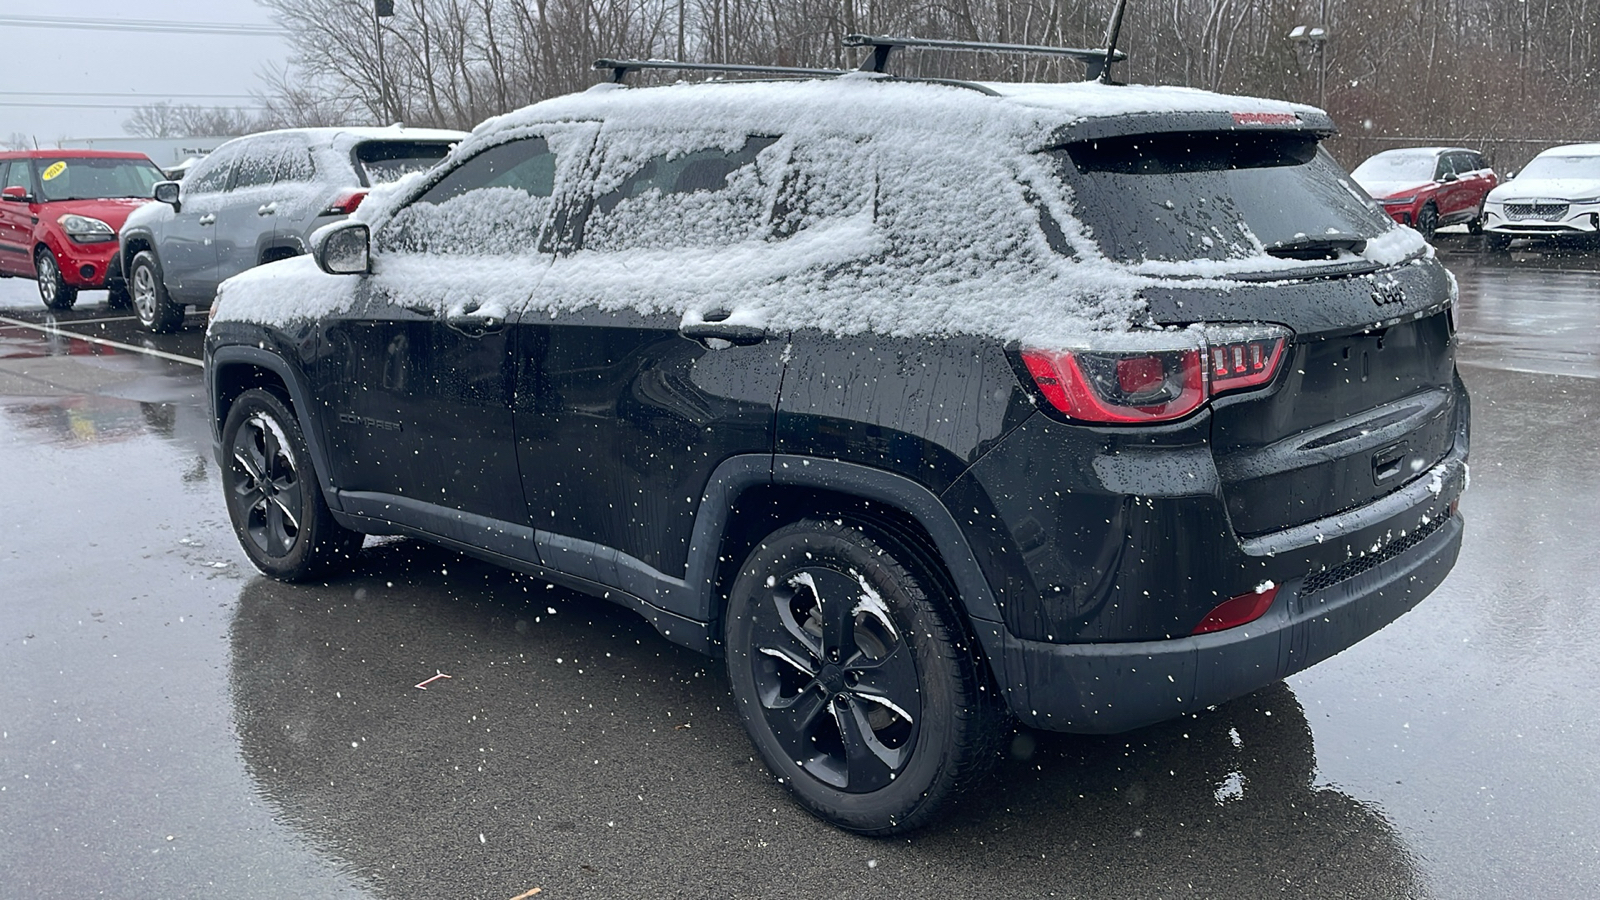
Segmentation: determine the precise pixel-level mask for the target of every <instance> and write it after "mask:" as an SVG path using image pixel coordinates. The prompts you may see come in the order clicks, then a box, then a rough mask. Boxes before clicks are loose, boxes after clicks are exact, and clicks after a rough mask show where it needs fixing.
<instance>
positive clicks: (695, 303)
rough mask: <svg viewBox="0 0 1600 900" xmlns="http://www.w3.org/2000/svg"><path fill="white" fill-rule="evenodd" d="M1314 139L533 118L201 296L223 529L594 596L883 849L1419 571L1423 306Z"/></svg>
mask: <svg viewBox="0 0 1600 900" xmlns="http://www.w3.org/2000/svg"><path fill="white" fill-rule="evenodd" d="M1331 133H1332V123H1331V122H1330V121H1329V119H1328V118H1327V117H1326V116H1325V115H1324V114H1323V113H1321V112H1319V111H1317V110H1314V109H1310V108H1307V107H1301V106H1294V105H1289V104H1284V103H1277V102H1272V101H1266V100H1257V99H1250V98H1241V97H1231V96H1222V95H1217V94H1209V93H1204V92H1198V91H1190V90H1181V89H1172V88H1148V87H1130V86H1119V85H1108V84H1095V83H1086V84H1063V85H1039V84H993V83H985V84H962V83H949V82H944V83H928V82H917V81H909V80H900V79H894V78H889V77H884V76H879V75H873V74H870V73H863V74H852V75H845V76H842V77H835V78H817V79H812V80H805V81H791V82H759V83H758V82H724V83H706V84H680V85H674V86H669V87H655V88H629V87H624V86H620V85H604V86H602V87H599V88H595V89H592V90H590V91H587V92H584V93H581V94H577V95H572V96H569V97H564V98H558V99H555V100H551V101H547V102H545V103H541V104H539V105H536V106H532V107H529V108H527V109H524V110H522V111H520V112H516V113H513V114H510V115H507V116H503V117H500V118H498V119H495V120H492V121H491V122H488V123H486V124H485V125H483V126H481V127H480V128H479V129H478V130H477V131H476V132H475V133H474V134H473V135H472V136H471V137H470V138H469V139H468V140H466V141H464V142H463V143H462V144H461V145H459V146H458V147H457V148H456V149H455V150H454V151H452V153H451V154H450V156H449V158H448V159H447V160H446V161H445V162H444V163H443V164H442V165H441V166H440V167H438V168H436V169H434V170H433V171H431V172H429V173H426V174H423V175H417V176H413V177H411V178H409V179H407V180H405V181H402V182H400V183H398V184H397V185H395V186H393V188H391V189H387V190H379V191H375V192H374V194H373V196H372V197H371V198H369V200H368V201H367V203H366V204H365V205H363V206H362V207H361V209H360V211H359V212H358V213H357V215H356V217H355V218H354V219H352V220H350V221H346V222H342V223H339V224H336V225H331V226H328V227H327V228H324V229H322V230H321V231H320V232H319V233H318V234H317V235H316V236H315V239H314V240H313V245H314V246H313V255H312V256H308V257H302V258H298V259H291V260H287V261H284V262H279V263H273V264H271V265H267V266H263V267H260V268H258V269H254V270H251V271H249V272H246V273H245V274H243V275H241V276H239V277H236V278H234V279H231V280H229V281H228V282H226V283H225V284H224V285H223V287H222V290H221V292H220V294H219V297H218V301H217V304H216V306H215V307H214V319H213V322H212V323H211V326H210V329H209V332H208V334H207V338H206V351H205V354H206V378H207V387H208V391H209V396H210V401H211V406H212V410H213V413H214V424H215V429H216V437H217V441H218V458H219V460H220V461H221V464H222V467H223V470H224V472H225V475H224V479H225V482H226V494H227V504H228V510H229V512H230V514H231V516H232V520H233V522H234V525H235V527H236V529H237V531H238V534H239V538H240V541H241V542H242V544H243V546H244V549H245V551H246V552H247V553H248V555H249V557H250V559H251V560H252V562H253V563H254V564H255V565H256V566H257V567H259V568H260V569H261V570H262V571H263V572H265V573H267V574H269V575H271V576H274V577H277V578H282V579H286V580H295V579H299V578H302V577H306V576H308V575H310V574H312V573H314V572H317V571H319V570H320V569H322V568H323V567H324V566H326V565H327V564H329V563H334V562H337V561H340V560H342V559H343V558H345V557H346V556H348V555H349V554H351V553H353V552H354V551H355V549H356V548H357V547H359V546H360V544H361V540H362V535H363V534H404V535H411V536H415V537H418V538H422V539H425V540H429V541H435V542H438V543H440V544H444V545H447V546H450V547H454V548H458V549H460V550H462V551H464V552H467V553H471V554H474V555H477V556H480V557H483V558H485V559H489V560H493V561H495V562H498V563H501V564H504V565H506V566H510V567H514V568H516V569H519V570H522V571H525V572H529V573H533V574H535V575H537V576H539V577H541V578H545V579H548V580H550V581H552V582H556V583H559V584H563V585H568V586H570V587H573V588H576V589H579V590H582V591H588V592H592V593H595V594H597V595H603V596H605V597H607V598H610V599H611V600H613V601H615V602H618V603H621V604H624V605H626V606H628V607H629V608H632V609H634V610H636V611H637V612H639V613H640V614H641V615H643V616H645V617H646V618H647V619H648V620H649V621H650V622H652V623H653V624H654V625H655V626H656V628H657V629H659V631H660V632H661V633H662V634H663V635H665V636H666V637H667V639H669V640H671V641H673V642H676V643H680V644H683V645H686V646H689V647H693V648H696V649H698V650H701V651H703V652H706V653H710V654H719V655H723V656H725V657H726V661H727V667H728V676H729V680H730V682H731V686H732V691H733V695H734V697H735V699H736V701H737V708H738V709H739V711H740V714H741V716H742V717H743V720H744V722H745V725H746V726H747V728H748V729H749V732H750V735H751V738H752V740H753V741H754V743H755V746H756V747H757V748H758V750H759V751H760V753H761V755H762V757H763V758H764V760H765V761H766V764H767V765H768V766H769V767H770V768H771V770H772V771H773V773H774V774H775V775H776V776H777V777H779V778H780V779H781V780H782V782H783V783H784V784H785V785H786V786H787V787H788V788H789V789H790V790H791V791H792V792H793V793H794V795H795V796H796V797H797V798H798V800H799V801H800V802H801V803H802V804H804V805H805V806H806V807H808V808H809V809H810V810H812V811H813V812H815V813H816V814H817V815H819V816H821V817H823V818H825V819H827V820H828V821H830V822H833V823H836V824H838V825H840V826H842V827H845V828H848V829H852V830H856V831H860V832H863V833H869V834H888V833H893V832H897V831H901V830H904V829H908V828H913V827H916V826H918V825H920V824H923V823H925V822H927V821H928V820H929V818H930V817H931V816H932V815H933V813H934V811H935V809H937V808H938V807H939V806H940V804H941V803H942V802H943V801H944V800H945V799H947V798H948V797H949V796H950V795H951V794H952V793H953V792H955V790H956V789H957V788H959V787H962V786H970V785H971V784H973V783H975V782H976V781H977V780H978V779H979V777H980V775H981V774H982V770H983V768H984V766H985V765H986V764H987V763H988V762H989V761H990V759H991V758H992V756H993V755H994V747H995V743H996V741H997V740H998V738H999V737H1000V736H1001V734H1002V730H1003V728H1004V727H1005V724H1006V722H1007V719H1008V717H1015V718H1016V719H1018V720H1021V721H1022V722H1024V723H1026V724H1028V725H1030V726H1033V727H1036V728H1043V729H1054V730H1060V731H1077V732H1116V731H1124V730H1128V729H1133V728H1137V727H1140V726H1142V725H1146V724H1149V723H1152V722H1156V721H1159V720H1162V719H1166V718H1169V717H1172V716H1176V715H1179V714H1181V713H1185V712H1189V711H1194V710H1200V709H1203V708H1205V707H1206V706H1208V705H1211V704H1216V703H1220V702H1223V701H1226V700H1228V699H1230V698H1233V697H1237V696H1240V695H1243V694H1245V693H1248V692H1251V691H1254V690H1256V689H1258V688H1260V687H1262V686H1264V685H1267V684H1270V683H1272V682H1274V681H1276V680H1278V679H1281V678H1283V677H1284V676H1286V675H1288V674H1290V673H1293V672H1296V671H1299V670H1301V669H1304V668H1305V667H1307V666H1310V665H1312V664H1314V663H1316V662H1318V661H1320V660H1323V659H1326V658H1327V657H1329V656H1332V655H1333V654H1335V653H1338V652H1339V651H1341V650H1343V649H1344V648H1346V647H1349V646H1350V645H1352V644H1354V643H1355V642H1357V641H1359V640H1361V639H1362V638H1363V637H1365V636H1367V635H1369V634H1371V633H1373V632H1374V631H1376V630H1377V629H1379V628H1381V627H1383V626H1384V625H1385V624H1387V623H1389V622H1391V621H1393V620H1394V619H1395V618H1397V617H1398V616H1400V615H1401V614H1403V613H1404V612H1406V611H1407V610H1409V609H1411V608H1412V607H1413V606H1415V605H1416V604H1417V603H1418V602H1419V601H1420V600H1422V598H1423V597H1424V596H1426V595H1427V594H1428V593H1429V592H1430V591H1431V590H1432V589H1433V588H1434V587H1435V586H1436V585H1438V584H1439V582H1440V581H1441V580H1442V579H1443V578H1444V577H1445V575H1446V573H1447V572H1448V571H1449V570H1450V567H1451V565H1452V564H1453V562H1454V560H1455V558H1456V554H1457V551H1458V548H1459V546H1460V541H1461V534H1462V523H1461V519H1460V517H1459V516H1458V515H1457V514H1456V500H1457V497H1458V495H1459V494H1460V492H1461V490H1462V489H1463V487H1464V484H1465V478H1466V453H1467V436H1468V401H1467V395H1466V392H1465V390H1464V389H1463V386H1462V384H1461V382H1460V380H1459V378H1458V377H1457V374H1456V370H1455V362H1454V351H1455V338H1454V325H1453V320H1452V300H1453V299H1454V295H1455V288H1454V283H1453V281H1452V279H1451V277H1450V275H1449V274H1448V273H1447V272H1446V271H1445V270H1444V268H1443V267H1442V266H1441V265H1440V264H1439V263H1438V262H1437V261H1436V260H1435V259H1434V257H1433V254H1432V251H1431V250H1430V248H1429V247H1428V246H1427V245H1426V244H1425V243H1424V242H1423V241H1422V240H1421V239H1420V238H1419V237H1418V236H1417V235H1416V233H1415V232H1413V231H1411V230H1410V229H1406V228H1402V227H1399V226H1396V225H1395V224H1394V223H1393V222H1391V221H1390V220H1389V219H1388V218H1387V217H1386V216H1384V214H1383V213H1382V212H1381V211H1380V210H1378V209H1376V208H1374V207H1373V206H1372V205H1370V203H1369V202H1368V201H1367V200H1366V199H1365V198H1364V195H1363V194H1362V193H1361V192H1360V190H1359V189H1358V188H1356V187H1354V186H1353V185H1352V183H1351V182H1350V181H1349V180H1348V178H1347V176H1346V175H1345V174H1344V173H1343V172H1342V171H1341V170H1340V169H1339V168H1338V167H1337V165H1335V164H1334V163H1333V162H1332V161H1331V160H1330V158H1329V157H1328V155H1327V154H1326V152H1324V151H1323V150H1322V149H1321V148H1320V141H1321V140H1322V139H1323V138H1325V137H1326V136H1328V135H1329V134H1331Z"/></svg>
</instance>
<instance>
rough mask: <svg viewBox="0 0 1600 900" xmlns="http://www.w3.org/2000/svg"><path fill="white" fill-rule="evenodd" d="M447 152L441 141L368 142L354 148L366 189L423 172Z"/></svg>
mask: <svg viewBox="0 0 1600 900" xmlns="http://www.w3.org/2000/svg"><path fill="white" fill-rule="evenodd" d="M449 152H450V145H449V144H448V143H445V142H441V141H368V142H366V143H365V144H361V145H359V146H357V147H356V160H357V161H359V162H360V163H361V170H362V174H363V175H365V176H366V178H367V184H368V185H375V184H387V183H389V182H391V181H399V180H400V179H401V178H404V177H405V176H407V175H410V174H411V173H412V172H426V171H427V170H429V169H431V168H433V165H434V163H436V162H438V161H439V160H441V159H444V156H445V154H446V153H449Z"/></svg>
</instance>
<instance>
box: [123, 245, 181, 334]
mask: <svg viewBox="0 0 1600 900" xmlns="http://www.w3.org/2000/svg"><path fill="white" fill-rule="evenodd" d="M128 293H129V294H130V295H131V296H132V298H133V312H134V315H136V316H138V317H139V324H140V325H143V326H144V327H145V329H146V330H148V331H153V332H155V333H157V334H165V333H167V332H169V331H172V330H174V329H176V328H177V327H178V326H179V325H181V324H182V323H183V305H182V304H179V303H173V302H172V298H171V297H170V296H169V295H168V294H167V286H166V284H165V282H163V281H162V280H161V264H160V263H158V262H156V256H155V254H154V253H151V252H150V251H149V250H141V251H140V252H139V254H138V255H136V256H135V257H134V258H133V265H132V266H130V267H129V269H128Z"/></svg>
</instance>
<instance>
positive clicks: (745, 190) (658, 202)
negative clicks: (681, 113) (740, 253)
mask: <svg viewBox="0 0 1600 900" xmlns="http://www.w3.org/2000/svg"><path fill="white" fill-rule="evenodd" d="M776 141H777V139H776V138H771V137H752V138H749V139H747V140H746V141H745V143H744V146H742V147H740V148H739V149H738V150H734V151H731V152H730V151H728V150H725V149H722V148H720V147H706V148H702V149H699V150H693V151H690V152H688V153H663V154H660V155H657V156H652V157H648V158H646V159H644V160H642V161H639V162H637V163H635V164H633V165H622V164H618V163H616V162H614V161H612V160H607V161H605V162H603V163H602V168H603V169H611V170H612V171H611V172H610V173H608V174H610V175H611V176H612V177H611V178H610V179H608V180H609V181H610V182H611V183H612V185H613V186H611V187H609V189H606V190H604V191H603V192H602V193H600V194H599V195H598V196H596V197H595V198H594V201H593V205H592V207H591V209H590V211H589V215H588V218H587V220H586V221H585V223H584V226H583V230H582V236H581V238H580V241H581V246H582V247H583V248H584V249H588V250H626V249H637V248H654V249H665V248H680V247H682V248H687V247H717V246H726V245H729V244H736V243H739V242H740V241H744V240H748V239H750V238H753V237H760V236H763V235H764V234H765V233H766V231H767V229H768V226H769V219H768V216H769V212H770V207H771V200H772V197H773V195H774V194H775V189H776V185H774V184H773V183H772V176H771V175H770V174H768V173H764V172H763V171H762V169H763V167H762V166H761V165H759V163H760V161H761V154H762V151H764V150H766V149H767V148H769V147H771V146H772V145H773V144H774V143H776ZM772 162H773V166H772V168H774V169H775V168H776V167H777V165H776V161H775V160H773V161H772ZM623 172H626V174H623ZM619 176H620V177H619Z"/></svg>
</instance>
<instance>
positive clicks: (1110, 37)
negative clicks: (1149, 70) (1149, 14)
mask: <svg viewBox="0 0 1600 900" xmlns="http://www.w3.org/2000/svg"><path fill="white" fill-rule="evenodd" d="M1127 8H1128V0H1117V6H1116V8H1115V9H1113V10H1112V11H1111V22H1110V24H1109V25H1108V26H1107V28H1106V55H1105V59H1104V61H1102V62H1101V63H1100V65H1099V69H1100V71H1098V72H1096V71H1093V70H1094V68H1095V67H1094V66H1093V65H1091V66H1089V69H1090V72H1089V78H1090V79H1091V80H1093V81H1098V82H1100V83H1101V84H1115V83H1116V82H1114V81H1112V80H1111V64H1112V63H1114V62H1116V61H1117V60H1118V59H1119V57H1118V56H1117V55H1116V54H1117V38H1119V37H1121V36H1122V12H1123V10H1125V9H1127Z"/></svg>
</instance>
